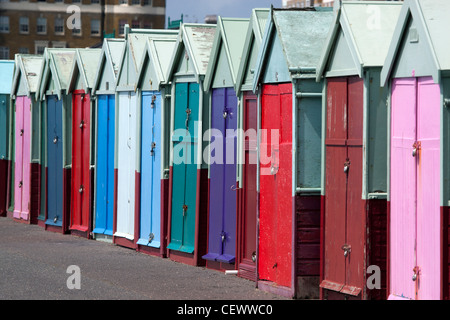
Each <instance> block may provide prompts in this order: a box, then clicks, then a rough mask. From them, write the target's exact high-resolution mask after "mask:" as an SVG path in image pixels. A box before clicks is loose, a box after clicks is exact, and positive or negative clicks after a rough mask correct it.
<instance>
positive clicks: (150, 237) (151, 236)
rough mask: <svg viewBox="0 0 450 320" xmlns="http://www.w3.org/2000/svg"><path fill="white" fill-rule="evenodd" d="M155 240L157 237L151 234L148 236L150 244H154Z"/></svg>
mask: <svg viewBox="0 0 450 320" xmlns="http://www.w3.org/2000/svg"><path fill="white" fill-rule="evenodd" d="M153 239H155V235H154V234H153V232H152V233H150V235H149V236H148V243H152V241H153Z"/></svg>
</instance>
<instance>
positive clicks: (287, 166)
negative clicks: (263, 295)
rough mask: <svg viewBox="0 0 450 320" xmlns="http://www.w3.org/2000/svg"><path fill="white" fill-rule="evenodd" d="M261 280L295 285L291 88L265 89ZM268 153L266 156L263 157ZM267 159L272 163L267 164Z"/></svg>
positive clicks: (262, 121) (272, 86)
mask: <svg viewBox="0 0 450 320" xmlns="http://www.w3.org/2000/svg"><path fill="white" fill-rule="evenodd" d="M261 129H263V130H262V131H261V146H260V147H261V157H260V162H261V164H260V169H261V172H260V207H259V211H260V236H259V258H258V269H259V278H260V279H261V280H267V281H271V282H274V283H276V284H278V285H281V286H284V287H291V285H292V279H291V278H292V84H291V83H289V84H279V85H264V87H263V95H262V106H261ZM264 153H265V155H263V154H264ZM265 158H267V159H270V161H265Z"/></svg>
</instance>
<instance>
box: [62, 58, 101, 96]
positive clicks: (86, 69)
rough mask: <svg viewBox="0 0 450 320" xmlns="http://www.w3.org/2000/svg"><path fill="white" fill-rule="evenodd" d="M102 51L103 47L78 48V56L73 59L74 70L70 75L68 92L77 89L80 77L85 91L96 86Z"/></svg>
mask: <svg viewBox="0 0 450 320" xmlns="http://www.w3.org/2000/svg"><path fill="white" fill-rule="evenodd" d="M101 53H102V49H76V58H75V59H74V61H73V65H72V71H71V72H70V76H69V80H70V82H69V87H68V92H71V91H73V90H74V89H75V84H76V80H77V78H78V77H81V80H82V84H83V89H84V90H85V91H88V90H90V89H92V88H93V87H94V84H95V78H96V76H97V66H98V63H99V60H100V56H101Z"/></svg>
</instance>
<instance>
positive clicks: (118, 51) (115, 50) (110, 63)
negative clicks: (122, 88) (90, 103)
mask: <svg viewBox="0 0 450 320" xmlns="http://www.w3.org/2000/svg"><path fill="white" fill-rule="evenodd" d="M124 47H125V39H115V38H105V39H104V40H103V45H102V52H101V54H100V60H99V64H98V66H97V73H96V77H95V80H94V87H93V89H94V90H97V89H98V86H99V84H100V81H101V78H102V75H103V69H104V68H109V69H110V71H111V73H110V74H111V75H112V76H113V77H114V78H113V79H112V80H113V86H112V88H115V86H116V83H117V75H118V73H119V68H120V58H121V57H122V54H123V50H124ZM94 93H95V91H94Z"/></svg>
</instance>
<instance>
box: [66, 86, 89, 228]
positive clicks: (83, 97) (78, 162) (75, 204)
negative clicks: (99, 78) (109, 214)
mask: <svg viewBox="0 0 450 320" xmlns="http://www.w3.org/2000/svg"><path fill="white" fill-rule="evenodd" d="M72 111H73V115H72V117H73V122H72V212H71V219H70V229H71V230H77V231H81V232H87V231H88V230H89V225H90V223H89V211H90V206H89V192H90V191H89V189H90V188H89V170H90V168H89V129H90V96H89V94H85V93H84V91H82V90H76V91H75V92H74V94H73V96H72Z"/></svg>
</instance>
